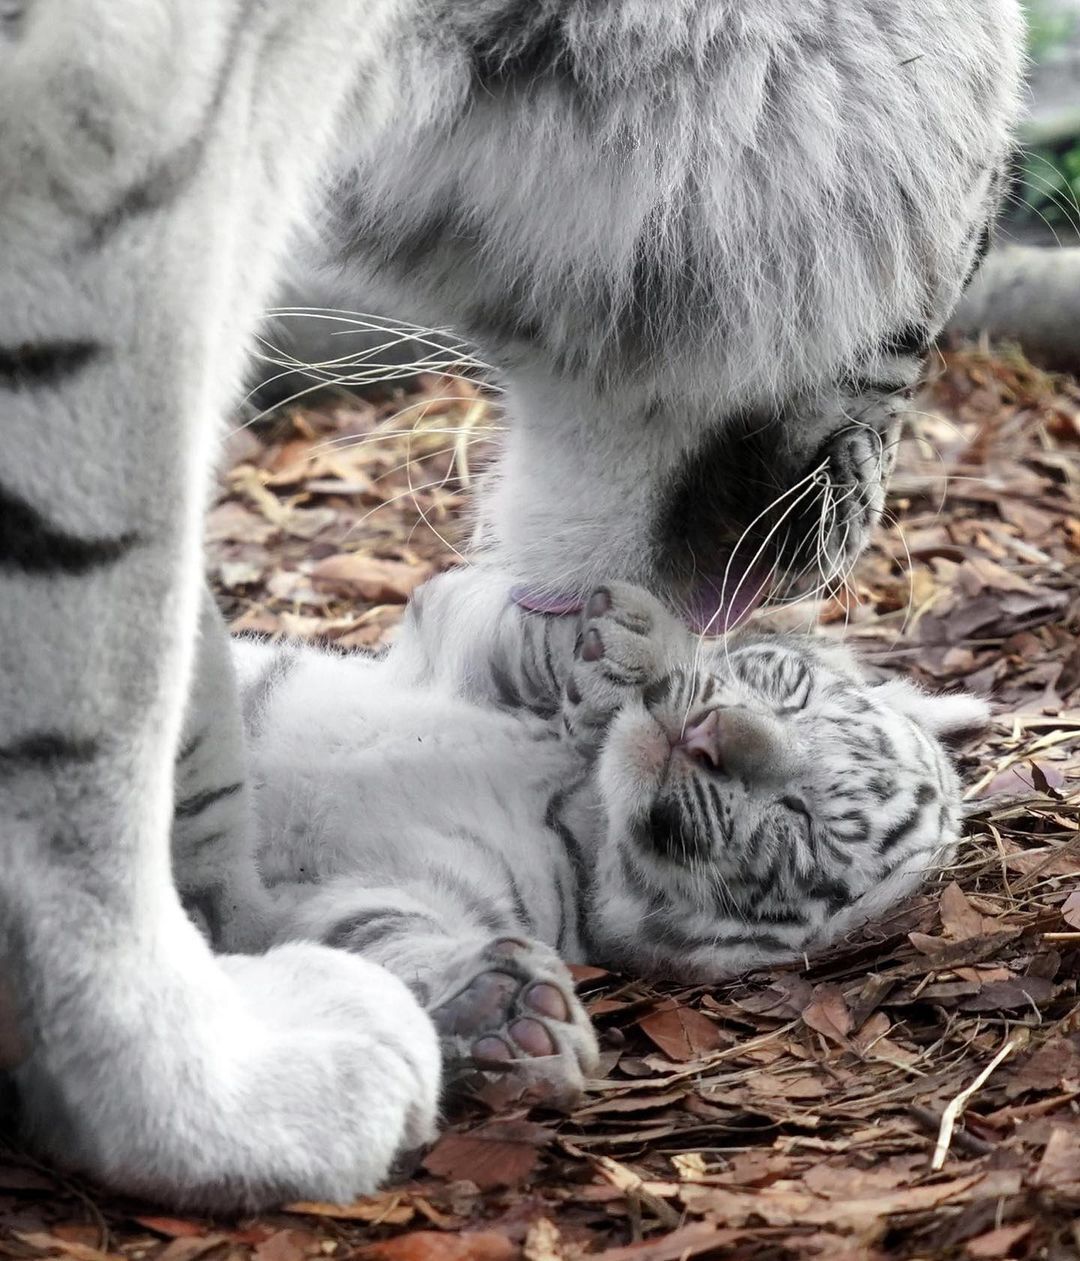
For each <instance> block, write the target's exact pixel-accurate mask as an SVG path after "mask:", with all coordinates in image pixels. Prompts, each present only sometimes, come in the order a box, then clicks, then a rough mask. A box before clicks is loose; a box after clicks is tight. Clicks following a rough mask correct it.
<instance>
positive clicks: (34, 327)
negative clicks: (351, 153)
mask: <svg viewBox="0 0 1080 1261" xmlns="http://www.w3.org/2000/svg"><path fill="white" fill-rule="evenodd" d="M396 13H397V9H396V7H395V6H394V5H392V4H391V3H390V0H387V2H386V3H380V2H379V0H370V2H369V3H359V2H355V3H354V2H349V0H309V2H308V3H306V4H304V5H302V6H298V5H292V4H288V3H286V2H285V0H264V2H263V3H260V4H258V5H250V4H247V5H245V4H240V3H234V2H233V0H184V2H183V3H181V2H180V0H156V2H155V3H152V4H151V3H144V2H142V0H26V2H25V3H23V4H20V3H19V0H16V3H15V4H14V5H12V4H7V5H6V6H4V9H3V14H2V16H0V416H2V430H3V434H4V456H3V464H2V468H0V973H2V974H4V975H6V986H5V988H9V989H10V990H11V992H12V995H13V1006H14V1008H15V1011H16V1013H17V1014H16V1016H15V1018H14V1020H13V1021H11V1022H10V1023H14V1024H17V1026H18V1029H17V1031H16V1032H17V1035H18V1037H17V1040H16V1039H13V1038H10V1037H8V1036H6V1035H5V1036H4V1037H3V1042H4V1044H5V1046H7V1047H9V1048H11V1047H13V1048H14V1050H7V1051H5V1052H4V1054H5V1055H6V1056H7V1057H8V1058H9V1059H15V1058H16V1057H18V1058H20V1059H21V1063H20V1064H19V1065H18V1067H17V1068H16V1069H15V1071H14V1078H15V1083H16V1089H17V1091H18V1094H19V1096H20V1104H21V1111H22V1114H23V1116H24V1118H25V1121H26V1124H27V1126H28V1129H29V1131H30V1133H31V1135H32V1136H33V1137H34V1139H35V1140H36V1141H37V1142H38V1143H39V1145H40V1146H41V1147H43V1148H45V1149H46V1150H48V1151H50V1152H51V1153H53V1154H54V1155H56V1156H58V1157H60V1158H62V1159H63V1160H64V1161H65V1162H67V1163H70V1164H73V1165H75V1166H77V1167H79V1168H81V1169H83V1170H86V1171H88V1172H90V1173H92V1174H94V1175H96V1176H97V1177H99V1178H101V1179H102V1180H104V1181H106V1182H108V1183H110V1184H113V1185H117V1186H119V1187H121V1188H123V1189H124V1190H126V1191H129V1192H137V1193H141V1194H144V1195H148V1196H153V1197H155V1198H162V1199H168V1200H171V1201H173V1202H183V1203H196V1204H202V1205H207V1206H220V1207H225V1208H234V1207H238V1206H240V1205H242V1204H256V1203H266V1202H270V1201H275V1200H280V1199H283V1198H292V1197H295V1196H297V1195H300V1196H305V1197H311V1196H316V1197H320V1198H345V1197H348V1196H351V1195H353V1194H354V1193H356V1192H358V1191H361V1190H364V1189H369V1188H371V1187H372V1185H373V1184H374V1183H375V1182H376V1181H377V1180H378V1179H380V1178H381V1177H382V1176H383V1175H384V1174H385V1173H386V1171H387V1169H388V1167H389V1165H390V1163H391V1161H392V1160H393V1158H394V1156H395V1154H396V1153H397V1152H398V1151H400V1150H401V1148H402V1147H403V1146H405V1145H408V1144H411V1143H416V1142H421V1141H423V1140H425V1139H426V1138H427V1137H428V1136H429V1135H430V1133H431V1128H432V1123H433V1118H434V1114H435V1106H436V1096H437V1092H438V1087H439V1061H438V1045H437V1039H436V1035H435V1031H434V1029H433V1027H432V1024H431V1021H430V1019H429V1018H428V1017H427V1016H426V1015H425V1014H424V1012H423V1011H422V1010H421V1008H420V1007H419V1005H418V1004H417V1003H416V1001H415V1000H414V999H413V997H412V996H411V994H410V993H409V991H408V990H407V989H406V987H405V986H404V985H402V983H401V982H400V981H398V980H397V979H395V978H394V977H393V976H392V975H391V974H390V973H388V972H387V971H386V970H385V969H382V968H379V967H377V966H375V965H374V964H372V963H370V962H368V961H366V960H362V959H358V958H355V957H351V956H349V955H347V954H344V953H342V952H340V951H333V950H328V949H326V948H324V947H320V946H317V945H314V944H303V943H297V944H291V945H287V946H283V947H280V948H278V949H276V950H274V951H272V952H270V953H269V954H268V955H265V956H263V957H257V958H248V957H234V958H225V959H220V958H215V957H214V956H212V955H211V953H210V951H209V949H208V948H207V946H206V945H205V943H204V941H203V939H202V937H201V936H200V935H199V933H198V932H197V930H196V929H195V928H194V927H193V926H192V924H191V923H190V922H189V921H188V919H187V918H186V917H185V915H184V913H183V911H182V910H181V906H180V902H179V900H178V898H177V894H176V890H175V887H174V885H173V882H172V880H171V878H170V865H169V826H170V820H171V817H172V811H173V794H172V784H173V761H174V756H175V753H176V749H177V743H178V737H179V731H180V724H181V716H182V711H183V708H184V704H185V700H186V696H187V689H188V684H189V675H190V672H191V665H192V657H193V642H194V631H195V620H196V612H197V605H198V598H199V572H200V568H201V566H200V556H199V535H200V518H201V510H202V507H203V501H204V498H205V493H206V470H207V466H208V463H209V460H208V449H209V446H210V443H211V426H212V421H213V418H214V415H215V413H216V412H217V411H218V410H219V409H221V408H222V406H223V405H224V403H225V402H226V400H227V396H228V393H229V392H230V390H231V386H232V382H233V380H234V379H235V378H236V376H237V374H238V369H239V366H240V358H241V351H242V341H243V337H244V334H245V333H246V331H247V328H248V326H249V325H250V322H251V319H252V317H253V314H254V312H255V311H256V310H257V308H258V305H259V304H260V303H261V302H262V301H263V300H264V296H265V292H266V288H267V284H268V281H269V278H270V265H271V263H272V262H273V260H274V257H275V256H276V254H278V253H279V252H280V250H281V247H282V242H283V239H284V234H285V231H286V229H287V227H288V226H289V222H290V220H291V218H292V217H293V215H294V213H295V211H296V209H297V205H298V202H299V199H300V193H301V191H302V189H303V187H304V185H305V184H306V183H307V182H308V178H309V177H310V175H311V170H310V168H311V166H312V164H313V163H314V162H316V161H317V160H318V156H319V154H320V152H321V151H322V149H323V147H324V145H325V143H326V141H327V139H328V135H329V131H330V124H331V122H332V115H333V112H334V108H335V105H336V103H337V102H338V101H340V100H341V99H342V98H343V97H344V95H345V93H346V91H347V90H349V88H350V86H351V84H352V83H353V82H354V81H355V80H354V79H353V76H354V74H360V75H361V77H362V78H363V75H364V74H365V73H367V76H368V77H367V79H365V80H364V81H365V82H368V83H370V81H371V74H373V73H375V72H376V71H377V67H378V65H379V64H380V57H381V48H380V45H381V41H382V40H383V38H384V36H385V34H386V30H385V23H386V20H387V18H388V17H391V16H393V15H394V14H396ZM365 59H366V62H367V64H365ZM316 81H317V82H318V84H319V90H318V92H315V91H303V92H300V91H295V92H294V91H290V90H288V85H289V84H293V83H299V84H301V85H304V86H305V87H306V86H307V85H309V84H311V83H314V82H316ZM223 702H224V703H226V704H227V703H229V698H228V697H224V698H223Z"/></svg>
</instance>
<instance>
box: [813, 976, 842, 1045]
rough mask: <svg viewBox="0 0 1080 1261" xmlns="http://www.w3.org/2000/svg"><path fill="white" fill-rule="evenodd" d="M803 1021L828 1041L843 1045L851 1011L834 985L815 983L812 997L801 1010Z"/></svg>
mask: <svg viewBox="0 0 1080 1261" xmlns="http://www.w3.org/2000/svg"><path fill="white" fill-rule="evenodd" d="M802 1018H803V1023H804V1024H806V1025H808V1026H809V1027H810V1028H811V1029H815V1030H817V1032H818V1033H820V1034H822V1035H823V1036H824V1037H826V1038H829V1039H830V1041H832V1042H836V1043H837V1044H839V1045H840V1046H845V1045H846V1044H847V1040H848V1034H849V1033H851V1027H852V1022H851V1012H850V1011H849V1010H848V1006H847V1003H846V1002H845V1001H844V996H843V994H841V992H840V990H839V988H838V987H837V986H835V985H815V986H814V995H813V998H812V999H811V1001H810V1002H809V1003H807V1005H806V1006H805V1007H804V1008H803V1010H802Z"/></svg>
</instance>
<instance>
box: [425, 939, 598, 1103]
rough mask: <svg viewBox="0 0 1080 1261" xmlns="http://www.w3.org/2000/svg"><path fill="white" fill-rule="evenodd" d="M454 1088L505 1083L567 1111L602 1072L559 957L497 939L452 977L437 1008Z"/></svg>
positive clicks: (454, 968)
mask: <svg viewBox="0 0 1080 1261" xmlns="http://www.w3.org/2000/svg"><path fill="white" fill-rule="evenodd" d="M430 1012H431V1017H432V1019H433V1021H434V1022H435V1027H436V1029H437V1030H438V1031H439V1036H440V1039H441V1042H442V1052H443V1066H444V1071H445V1075H446V1081H447V1085H448V1086H449V1087H450V1088H451V1089H453V1088H454V1087H455V1086H457V1087H458V1088H461V1087H463V1086H466V1085H468V1084H469V1083H470V1081H472V1080H474V1079H476V1078H477V1076H478V1074H482V1075H483V1076H488V1075H497V1076H498V1079H499V1080H500V1081H501V1082H503V1083H504V1084H508V1085H510V1086H511V1087H512V1088H513V1092H514V1094H515V1095H521V1096H529V1097H530V1098H534V1099H537V1100H543V1101H545V1102H550V1103H552V1104H554V1105H556V1106H558V1107H567V1106H570V1105H571V1104H573V1103H574V1101H575V1100H576V1099H577V1098H578V1097H579V1096H580V1094H581V1092H582V1089H583V1087H584V1083H585V1078H586V1077H587V1076H589V1075H590V1074H591V1073H593V1072H594V1071H595V1069H596V1064H597V1044H596V1035H595V1034H594V1033H593V1029H592V1025H591V1024H590V1022H589V1018H588V1016H587V1015H586V1014H585V1009H584V1008H583V1007H582V1005H581V1003H580V1002H579V1001H578V999H577V996H576V995H575V993H574V984H573V981H572V980H571V978H570V974H569V972H568V971H567V970H566V966H565V965H564V964H563V962H562V961H561V960H560V959H559V957H558V955H556V954H555V952H554V951H553V950H552V949H551V948H550V947H549V946H545V945H544V944H543V943H541V942H535V941H529V940H526V939H525V938H521V937H497V938H495V939H493V940H492V941H490V942H488V943H487V944H486V945H485V946H483V947H482V948H481V949H479V950H477V951H475V952H472V953H471V954H469V955H466V956H463V957H461V958H460V959H458V960H455V961H454V963H453V964H452V965H451V966H450V967H449V968H448V969H447V973H446V976H445V983H444V985H443V987H442V991H441V993H440V994H439V995H437V996H436V997H435V998H434V999H433V1001H432V1005H431V1007H430Z"/></svg>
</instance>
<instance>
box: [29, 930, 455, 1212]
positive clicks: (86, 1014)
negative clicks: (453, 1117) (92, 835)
mask: <svg viewBox="0 0 1080 1261" xmlns="http://www.w3.org/2000/svg"><path fill="white" fill-rule="evenodd" d="M176 914H177V916H180V912H179V908H178V907H177V912H176ZM173 927H175V928H176V929H177V933H176V939H175V944H176V945H180V944H183V945H184V946H185V947H186V951H187V953H186V954H185V955H184V956H183V957H182V958H181V959H180V960H178V959H177V958H176V956H175V955H174V956H173V957H172V958H171V959H170V958H168V957H167V956H166V955H165V954H164V952H162V953H161V954H160V955H159V956H158V957H156V958H155V957H149V958H148V957H147V955H146V954H145V953H143V954H140V955H139V956H136V955H135V954H132V955H130V956H128V957H125V958H123V959H119V960H118V961H117V962H118V968H119V971H117V970H114V972H113V973H112V974H110V975H105V974H104V973H103V972H102V971H101V970H88V971H87V972H86V977H87V982H86V985H85V986H84V991H83V993H80V994H79V996H78V997H80V998H82V997H83V994H85V998H86V1007H85V1009H84V1010H83V1011H81V1012H78V1013H77V1014H78V1016H79V1018H80V1021H79V1024H77V1025H75V1024H69V1026H68V1027H67V1029H66V1030H65V1036H64V1037H63V1038H58V1039H52V1038H49V1037H44V1038H41V1039H39V1040H38V1041H37V1042H36V1044H35V1046H34V1048H33V1049H32V1053H31V1055H30V1057H29V1058H28V1060H27V1061H26V1062H25V1063H24V1064H22V1065H20V1066H19V1068H17V1069H16V1070H15V1074H14V1076H15V1082H16V1088H17V1090H18V1092H19V1094H20V1096H21V1098H22V1105H23V1106H22V1109H21V1111H22V1112H23V1113H24V1119H25V1122H26V1126H27V1129H28V1132H29V1133H28V1137H30V1139H31V1140H32V1141H34V1142H36V1143H37V1144H38V1145H39V1146H40V1147H42V1148H43V1149H44V1150H45V1151H46V1152H47V1153H48V1154H50V1155H51V1156H53V1157H54V1158H56V1159H57V1160H58V1161H60V1162H61V1163H63V1164H65V1165H68V1166H70V1167H74V1168H77V1169H79V1170H80V1171H82V1172H85V1173H88V1174H90V1175H92V1176H93V1177H95V1178H96V1179H97V1180H98V1181H100V1182H102V1183H104V1184H106V1185H108V1186H111V1187H115V1188H118V1189H119V1190H121V1191H123V1192H124V1193H126V1194H129V1195H138V1196H141V1197H143V1198H145V1199H149V1200H152V1201H155V1202H157V1203H162V1204H166V1205H169V1206H173V1207H179V1208H194V1209H200V1210H206V1209H208V1210H211V1211H215V1210H220V1211H224V1212H236V1211H237V1210H243V1209H257V1208H266V1207H271V1206H274V1205H278V1204H283V1203H286V1202H288V1201H290V1200H297V1199H300V1200H334V1201H347V1200H350V1199H352V1198H354V1197H355V1196H357V1195H360V1194H364V1193H367V1192H370V1191H372V1190H374V1189H375V1188H376V1187H377V1186H378V1185H379V1183H380V1182H382V1181H383V1180H384V1179H385V1178H386V1177H387V1175H388V1174H389V1173H390V1172H391V1169H392V1167H393V1164H394V1162H395V1160H397V1158H398V1157H399V1156H401V1155H402V1154H404V1153H405V1152H407V1151H409V1150H411V1149H413V1148H415V1147H417V1146H419V1145H421V1144H424V1143H426V1142H428V1141H430V1140H431V1139H432V1138H433V1137H434V1134H435V1121H436V1116H437V1107H438V1100H439V1092H440V1088H441V1084H442V1080H441V1079H442V1072H441V1061H440V1053H439V1043H438V1038H437V1036H436V1033H435V1028H434V1026H433V1025H432V1023H431V1020H430V1018H429V1017H428V1016H427V1014H426V1013H425V1012H424V1011H423V1009H422V1008H421V1007H420V1006H419V1004H418V1003H417V1002H416V1000H415V998H414V997H413V996H412V994H411V993H410V992H409V990H408V989H407V988H406V987H405V986H404V985H403V984H402V982H400V981H399V980H398V979H397V978H396V977H394V976H393V975H392V974H391V973H390V972H388V971H386V969H384V968H381V967H379V966H378V965H377V964H374V963H371V962H369V961H367V960H365V959H360V958H357V957H356V956H354V955H350V954H346V953H345V952H344V951H340V950H331V949H329V948H327V947H324V946H316V945H311V944H308V943H295V944H289V945H284V946H279V947H278V948H276V949H274V950H271V951H270V952H269V953H268V954H265V955H258V956H240V955H236V956H225V957H215V956H212V955H211V954H210V952H209V951H208V950H207V949H206V947H205V944H204V943H203V942H202V941H201V940H200V938H199V936H198V934H197V933H196V931H195V930H194V928H192V927H191V925H190V924H189V923H188V922H187V920H185V919H183V918H182V917H180V919H179V921H178V922H177V923H175V924H174V925H173ZM168 940H170V938H165V941H168ZM159 944H164V943H159ZM173 963H179V966H176V967H174V966H171V964H173ZM128 965H130V966H128ZM95 1019H96V1020H97V1021H98V1023H97V1025H96V1026H91V1029H90V1037H89V1038H86V1039H83V1040H82V1041H81V1042H80V1040H79V1038H77V1037H72V1036H71V1034H70V1032H69V1030H70V1028H72V1027H74V1028H75V1029H76V1031H77V1032H78V1031H79V1030H81V1029H83V1028H84V1027H85V1026H86V1025H90V1024H91V1022H92V1021H93V1020H95ZM56 1083H60V1084H61V1086H60V1088H59V1089H58V1088H57V1084H56Z"/></svg>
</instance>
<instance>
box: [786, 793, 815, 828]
mask: <svg viewBox="0 0 1080 1261" xmlns="http://www.w3.org/2000/svg"><path fill="white" fill-rule="evenodd" d="M780 804H781V805H782V806H783V807H784V809H785V810H789V811H790V812H791V813H792V814H797V815H799V816H800V817H801V818H803V819H804V820H805V821H806V822H807V823H809V822H810V810H809V808H808V807H807V804H806V802H805V801H803V800H802V799H801V798H800V797H781V798H780Z"/></svg>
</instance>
